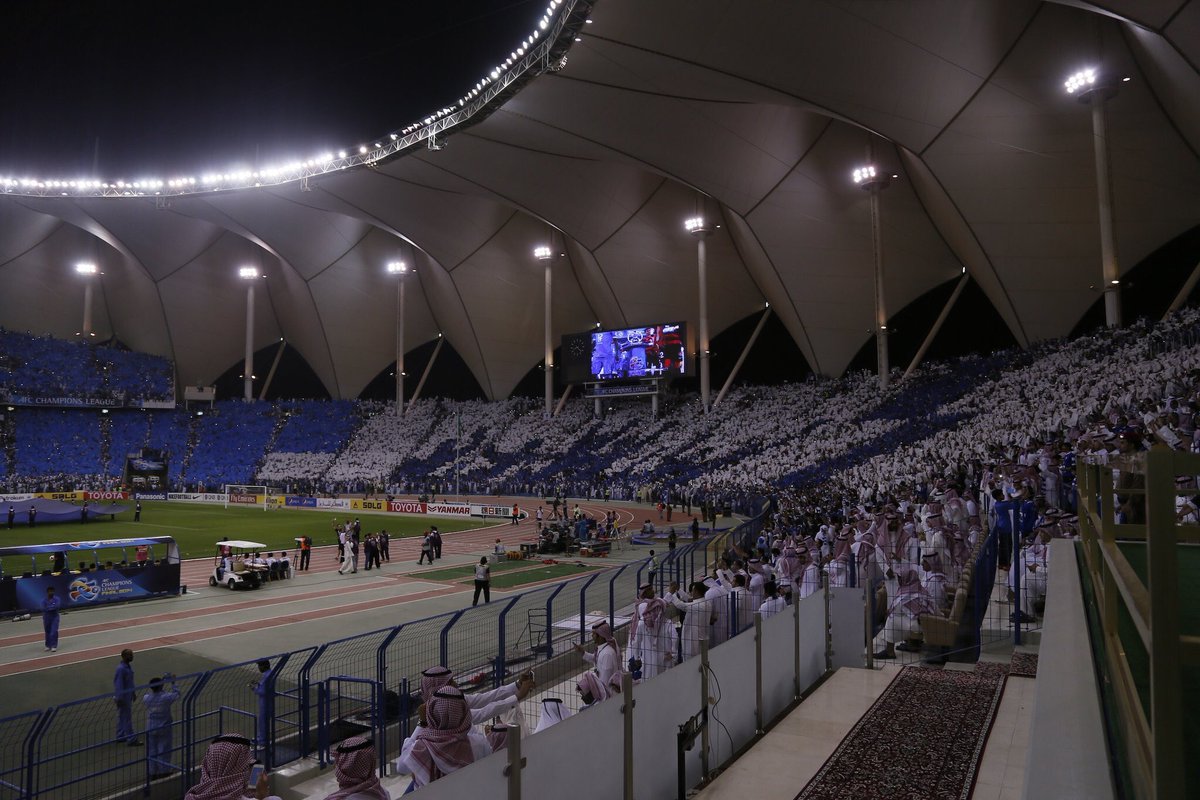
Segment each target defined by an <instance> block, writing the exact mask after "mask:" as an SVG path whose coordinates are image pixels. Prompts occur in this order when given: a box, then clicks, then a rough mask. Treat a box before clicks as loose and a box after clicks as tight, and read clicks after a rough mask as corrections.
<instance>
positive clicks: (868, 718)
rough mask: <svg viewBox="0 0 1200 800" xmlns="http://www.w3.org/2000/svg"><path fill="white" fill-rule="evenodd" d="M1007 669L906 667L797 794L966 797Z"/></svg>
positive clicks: (905, 799)
mask: <svg viewBox="0 0 1200 800" xmlns="http://www.w3.org/2000/svg"><path fill="white" fill-rule="evenodd" d="M980 666H984V668H983V669H978V667H980ZM1006 676H1007V669H1005V667H1004V666H1003V665H986V666H985V665H977V669H976V671H975V672H961V671H958V670H947V669H925V668H923V667H905V668H904V669H903V670H901V672H900V674H899V675H897V676H896V679H895V680H893V681H892V683H891V684H890V685H889V686H888V688H887V689H886V690H885V691H884V693H883V694H882V695H880V697H879V699H878V700H876V701H875V704H874V705H873V706H871V708H870V709H868V710H867V713H866V714H864V715H863V717H862V719H860V720H859V721H858V722H857V723H856V724H855V726H854V727H853V728H852V729H851V731H850V733H849V734H848V735H847V736H846V738H845V739H843V740H842V743H841V744H840V745H838V748H837V750H835V751H834V752H833V755H832V756H830V757H829V760H828V761H826V762H825V764H824V765H823V766H822V767H821V769H820V771H818V772H817V774H816V775H815V776H814V777H813V779H812V780H811V781H809V783H808V785H807V786H805V787H804V790H803V791H801V792H800V794H799V795H797V796H796V800H840V799H841V798H846V800H870V798H881V799H882V798H888V800H966V798H967V797H969V796H970V794H971V789H972V787H973V786H974V784H975V776H976V773H977V771H978V769H979V762H980V759H981V758H982V757H983V746H984V743H985V742H986V741H987V736H988V732H989V731H990V730H991V727H992V720H993V719H995V716H996V710H997V708H999V706H1000V696H1001V695H1002V694H1003V692H1004V682H1005V679H1006Z"/></svg>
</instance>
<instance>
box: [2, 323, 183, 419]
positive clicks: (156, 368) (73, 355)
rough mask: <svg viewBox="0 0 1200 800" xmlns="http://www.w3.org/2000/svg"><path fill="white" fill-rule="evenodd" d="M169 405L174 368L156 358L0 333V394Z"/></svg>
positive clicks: (117, 350) (88, 343)
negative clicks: (111, 398) (119, 398)
mask: <svg viewBox="0 0 1200 800" xmlns="http://www.w3.org/2000/svg"><path fill="white" fill-rule="evenodd" d="M114 394H124V395H126V396H127V397H128V399H129V400H130V401H136V400H155V401H172V400H174V397H175V382H174V369H173V367H172V365H171V362H170V361H168V360H167V359H165V358H162V357H160V356H152V355H148V354H146V353H135V352H132V351H129V350H124V349H120V348H116V347H108V346H105V345H96V344H93V343H91V342H71V341H65V340H63V339H54V338H51V337H49V336H31V335H29V334H27V333H17V332H15V331H6V330H4V329H2V328H0V395H5V396H8V395H15V396H26V397H34V398H47V397H62V398H71V399H87V398H96V397H108V396H112V395H114Z"/></svg>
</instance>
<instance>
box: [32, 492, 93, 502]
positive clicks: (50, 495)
mask: <svg viewBox="0 0 1200 800" xmlns="http://www.w3.org/2000/svg"><path fill="white" fill-rule="evenodd" d="M82 494H84V493H83V492H38V494H37V496H38V497H40V498H42V499H43V500H79V499H81V498H80V495H82Z"/></svg>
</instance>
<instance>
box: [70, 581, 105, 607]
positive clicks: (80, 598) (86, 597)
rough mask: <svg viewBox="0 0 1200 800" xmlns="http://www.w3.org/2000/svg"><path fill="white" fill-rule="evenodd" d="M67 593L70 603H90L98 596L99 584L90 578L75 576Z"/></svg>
mask: <svg viewBox="0 0 1200 800" xmlns="http://www.w3.org/2000/svg"><path fill="white" fill-rule="evenodd" d="M67 593H68V595H69V596H70V598H71V602H72V603H90V602H92V601H93V600H95V599H96V598H97V597H99V596H100V584H98V583H97V582H96V581H94V580H92V579H90V578H76V579H75V580H73V581H71V587H70V589H68V592H67Z"/></svg>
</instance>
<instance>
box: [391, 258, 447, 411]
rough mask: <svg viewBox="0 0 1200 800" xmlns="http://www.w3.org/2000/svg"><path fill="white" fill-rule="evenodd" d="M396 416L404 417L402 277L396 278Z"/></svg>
mask: <svg viewBox="0 0 1200 800" xmlns="http://www.w3.org/2000/svg"><path fill="white" fill-rule="evenodd" d="M440 344H441V343H440V342H439V345H440ZM396 414H397V416H403V415H404V275H397V276H396Z"/></svg>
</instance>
